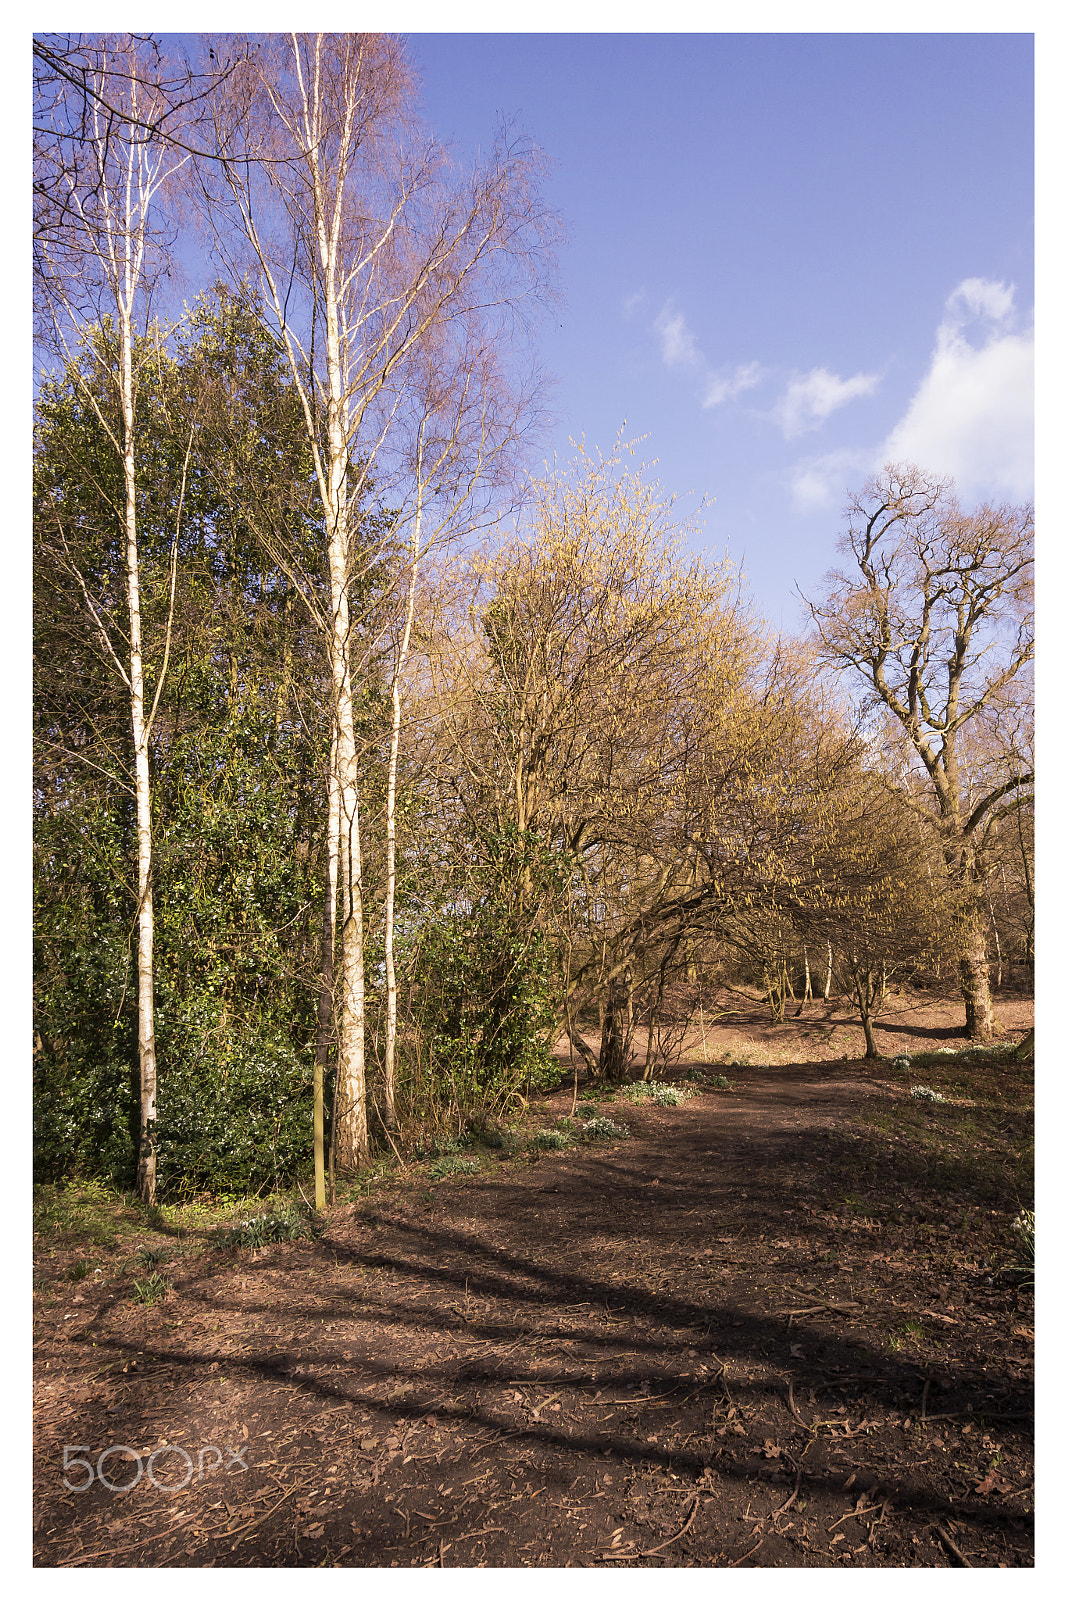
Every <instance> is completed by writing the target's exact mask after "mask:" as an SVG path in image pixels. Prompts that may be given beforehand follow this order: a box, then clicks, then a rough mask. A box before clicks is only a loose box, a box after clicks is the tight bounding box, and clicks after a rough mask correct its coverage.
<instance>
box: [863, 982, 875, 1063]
mask: <svg viewBox="0 0 1067 1600" xmlns="http://www.w3.org/2000/svg"><path fill="white" fill-rule="evenodd" d="M873 988H874V980H873V978H872V976H871V974H870V973H868V974H867V976H866V977H865V978H864V980H863V982H862V983H861V984H860V996H861V1004H860V1019H861V1021H862V1022H863V1037H864V1039H865V1040H866V1043H867V1048H866V1050H865V1052H864V1055H865V1057H866V1059H867V1060H868V1061H877V1059H878V1046H877V1045H876V1044H875V1042H874V1026H873V1024H872V1022H871V1000H872V998H873V994H872V991H873Z"/></svg>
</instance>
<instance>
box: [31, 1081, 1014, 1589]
mask: <svg viewBox="0 0 1067 1600" xmlns="http://www.w3.org/2000/svg"><path fill="white" fill-rule="evenodd" d="M732 1076H733V1077H734V1079H735V1081H736V1087H735V1088H734V1089H733V1090H732V1091H731V1092H729V1093H721V1092H720V1093H716V1092H711V1091H708V1092H704V1093H702V1094H699V1095H698V1096H696V1097H694V1098H693V1099H691V1100H689V1101H688V1102H686V1103H685V1104H684V1105H682V1106H680V1107H678V1108H676V1109H646V1108H644V1107H640V1108H639V1107H636V1106H632V1105H629V1104H627V1103H625V1102H622V1103H619V1104H616V1105H613V1106H611V1107H610V1108H608V1109H610V1113H611V1115H612V1117H613V1118H614V1119H615V1120H616V1121H618V1122H620V1123H625V1124H626V1126H627V1127H628V1129H629V1130H630V1137H629V1138H626V1139H619V1140H616V1141H613V1142H608V1143H604V1144H599V1145H595V1146H584V1147H575V1148H572V1149H569V1150H565V1151H560V1152H558V1153H550V1154H546V1155H544V1156H543V1157H541V1158H540V1159H537V1160H535V1161H533V1162H531V1161H528V1160H526V1159H516V1160H512V1161H508V1162H501V1163H499V1164H497V1165H495V1166H494V1167H493V1169H492V1171H491V1172H490V1173H488V1174H485V1175H479V1176H477V1177H471V1178H452V1179H448V1180H446V1181H444V1182H441V1183H437V1184H432V1185H431V1184H428V1183H425V1184H422V1185H421V1186H417V1187H416V1186H412V1185H411V1184H410V1183H409V1184H408V1185H407V1186H406V1187H405V1186H400V1185H397V1186H392V1187H390V1190H389V1192H388V1193H383V1194H382V1196H381V1198H380V1199H379V1200H378V1201H377V1203H376V1204H373V1205H372V1204H370V1203H368V1202H362V1203H361V1204H359V1205H358V1206H351V1207H348V1208H345V1209H342V1210H341V1211H339V1212H335V1213H334V1214H333V1215H332V1218H331V1222H330V1227H329V1230H328V1232H327V1233H326V1235H325V1236H324V1237H323V1239H322V1240H320V1241H318V1242H314V1243H313V1242H301V1243H295V1244H288V1245H275V1246H272V1247H269V1248H267V1249H265V1250H263V1251H262V1252H260V1253H259V1254H258V1255H256V1256H255V1257H253V1258H251V1259H249V1258H247V1257H246V1258H244V1259H241V1260H240V1261H237V1262H235V1259H234V1256H233V1255H232V1254H224V1253H222V1252H220V1251H218V1250H211V1251H208V1252H207V1253H205V1254H203V1255H201V1256H200V1257H199V1258H197V1259H188V1258H182V1259H181V1260H180V1261H179V1262H178V1263H176V1264H175V1265H174V1268H173V1271H172V1279H173V1282H174V1285H175V1287H174V1290H173V1292H171V1293H170V1294H168V1295H167V1297H166V1299H165V1300H164V1301H163V1302H162V1303H161V1304H159V1305H157V1306H154V1307H143V1306H135V1305H132V1304H130V1303H129V1298H128V1287H127V1289H126V1290H125V1292H122V1293H120V1292H119V1291H117V1290H116V1289H115V1288H114V1286H108V1285H107V1284H104V1283H98V1284H97V1286H96V1287H91V1286H90V1280H88V1279H87V1280H86V1281H85V1283H84V1284H82V1285H73V1284H68V1285H67V1286H66V1292H65V1295H64V1294H60V1296H59V1299H58V1300H56V1301H53V1302H52V1303H51V1305H50V1307H49V1309H48V1312H47V1314H44V1313H43V1314H42V1325H41V1327H40V1332H39V1338H38V1344H37V1357H38V1363H37V1364H38V1395H37V1399H38V1407H39V1419H38V1437H37V1485H38V1489H37V1511H38V1515H37V1519H36V1529H37V1535H36V1561H37V1563H38V1564H39V1565H45V1566H53V1565H61V1566H66V1565H95V1566H115V1565H119V1566H138V1565H145V1566H164V1565H167V1566H211V1565H218V1566H282V1567H285V1566H322V1565H340V1566H355V1567H360V1566H367V1567H371V1566H401V1567H406V1566H418V1565H430V1566H433V1565H438V1566H440V1565H444V1566H525V1565H529V1566H548V1567H551V1566H565V1565H586V1566H590V1565H592V1566H598V1565H602V1564H605V1563H606V1564H611V1563H617V1564H618V1565H623V1566H630V1565H634V1564H638V1565H643V1566H650V1567H653V1566H689V1565H696V1566H736V1565H752V1566H828V1565H867V1566H870V1565H875V1566H882V1565H888V1566H938V1565H942V1566H943V1565H968V1564H969V1565H974V1566H994V1567H995V1566H998V1565H1007V1566H1019V1565H1029V1564H1030V1563H1031V1561H1032V1543H1031V1537H1032V1534H1031V1526H1030V1509H1031V1503H1032V1502H1031V1490H1032V1476H1031V1473H1032V1458H1031V1444H1032V1425H1031V1421H1030V1416H1031V1401H1030V1357H1031V1353H1032V1344H1031V1343H1030V1340H1032V1334H1030V1335H1029V1339H1028V1338H1027V1333H1028V1330H1027V1329H1025V1328H1023V1327H1021V1325H1020V1319H1019V1315H1018V1313H1016V1312H1014V1311H1013V1309H1012V1306H1011V1302H1010V1296H1009V1294H1008V1293H1007V1292H1006V1290H1005V1289H1004V1287H1003V1285H999V1284H997V1283H995V1282H991V1281H988V1274H983V1272H982V1270H981V1264H980V1262H979V1261H978V1259H977V1256H975V1259H974V1260H969V1258H968V1256H967V1253H966V1252H965V1253H964V1255H963V1256H961V1255H960V1252H959V1250H958V1249H957V1248H956V1243H957V1242H958V1241H954V1242H953V1244H952V1247H951V1248H950V1243H949V1241H948V1240H947V1239H946V1238H945V1236H944V1233H939V1232H938V1229H939V1228H942V1229H944V1228H945V1225H944V1223H943V1222H942V1221H940V1220H939V1215H940V1213H939V1212H938V1210H937V1208H936V1207H935V1208H930V1212H929V1215H926V1214H924V1212H923V1208H922V1207H921V1206H920V1207H918V1209H917V1208H916V1207H915V1206H914V1205H908V1204H907V1203H901V1202H900V1201H897V1200H887V1202H886V1204H885V1205H884V1206H882V1207H881V1208H880V1209H879V1208H876V1210H877V1214H871V1208H870V1207H869V1206H864V1205H855V1204H853V1203H852V1202H851V1201H849V1199H848V1198H847V1197H845V1198H844V1199H843V1198H842V1195H841V1192H840V1183H839V1181H838V1179H839V1166H840V1160H841V1159H842V1152H843V1151H845V1152H846V1153H847V1150H848V1147H849V1141H850V1140H851V1139H852V1137H853V1133H852V1131H851V1130H852V1129H853V1128H854V1119H855V1117H856V1115H857V1114H858V1113H859V1112H860V1111H861V1110H862V1109H864V1108H866V1109H870V1108H871V1107H874V1106H876V1105H877V1104H878V1103H879V1102H884V1101H885V1100H886V1098H887V1097H891V1096H893V1095H894V1094H895V1095H899V1094H900V1089H899V1087H894V1086H893V1085H892V1084H890V1083H887V1082H883V1081H880V1080H873V1081H872V1080H871V1079H869V1078H868V1077H867V1076H866V1074H865V1072H864V1071H863V1069H862V1068H860V1067H859V1066H858V1064H856V1063H810V1064H808V1065H806V1066H798V1067H793V1068H777V1069H760V1068H758V1067H750V1068H735V1069H733V1070H732ZM565 1101H566V1104H564V1102H565ZM546 1109H547V1110H548V1111H550V1112H551V1111H559V1110H561V1109H562V1110H566V1109H569V1097H566V1096H562V1095H561V1096H560V1097H559V1105H558V1106H549V1107H548V1108H546ZM946 1232H947V1230H946ZM972 1253H973V1252H972ZM935 1307H936V1309H933V1308H935ZM816 1308H818V1309H816ZM920 1322H921V1324H922V1326H923V1328H924V1331H925V1335H926V1336H925V1338H924V1339H921V1340H919V1339H917V1338H913V1337H911V1336H910V1335H909V1334H908V1332H907V1328H908V1326H909V1325H911V1326H917V1325H918V1324H919V1323H920ZM901 1330H904V1331H901ZM72 1444H79V1445H83V1446H85V1450H86V1454H87V1455H88V1456H89V1459H90V1462H91V1464H92V1467H93V1471H94V1481H92V1482H91V1483H89V1486H88V1488H87V1490H86V1492H84V1493H78V1492H76V1486H79V1485H80V1484H81V1483H82V1482H86V1481H88V1480H87V1469H86V1468H82V1469H81V1470H80V1471H79V1470H78V1467H77V1465H76V1464H71V1465H69V1466H68V1482H69V1483H71V1484H72V1485H74V1486H75V1488H74V1489H69V1490H65V1489H64V1488H63V1485H62V1482H61V1477H62V1472H63V1446H64V1445H72ZM113 1445H125V1446H127V1447H129V1448H128V1450H127V1451H126V1452H123V1451H116V1452H115V1453H113V1454H111V1455H110V1456H108V1457H107V1458H106V1460H105V1461H104V1463H103V1467H104V1472H105V1473H106V1474H107V1475H108V1476H109V1477H110V1478H111V1479H112V1481H113V1482H114V1483H115V1484H116V1485H117V1486H118V1487H123V1486H124V1485H125V1484H131V1485H132V1487H131V1488H130V1492H128V1493H120V1492H116V1490H109V1489H107V1488H105V1487H104V1486H103V1484H102V1483H101V1482H100V1481H99V1479H98V1478H95V1472H96V1467H97V1465H98V1463H99V1456H100V1452H101V1451H103V1450H105V1449H106V1448H108V1447H109V1446H113ZM153 1452H155V1453H154V1454H153ZM182 1452H184V1454H183V1453H182ZM135 1457H136V1458H138V1459H137V1462H136V1464H135ZM68 1460H69V1461H71V1462H73V1460H74V1454H73V1453H70V1452H68ZM187 1463H189V1465H188V1466H187ZM149 1466H151V1470H149ZM186 1479H188V1482H185V1483H184V1486H180V1485H182V1484H183V1482H184V1480H186ZM152 1480H155V1481H152ZM176 1486H179V1487H176Z"/></svg>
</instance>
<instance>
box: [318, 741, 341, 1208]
mask: <svg viewBox="0 0 1067 1600" xmlns="http://www.w3.org/2000/svg"><path fill="white" fill-rule="evenodd" d="M326 810H327V820H326V892H325V894H324V896H323V905H322V976H321V987H320V989H319V1013H318V1031H317V1036H316V1040H315V1080H314V1090H315V1114H314V1137H315V1209H316V1211H321V1210H322V1209H323V1207H324V1206H325V1204H326V1150H325V1126H324V1124H325V1108H324V1099H323V1083H324V1080H325V1076H326V1064H327V1062H328V1060H329V1055H330V1033H331V1026H332V1023H333V970H334V943H335V940H336V937H337V856H338V849H339V846H340V840H339V838H338V832H339V819H340V804H339V801H338V796H337V736H336V733H335V734H334V736H333V737H332V739H331V741H330V775H329V779H328V784H327V808H326Z"/></svg>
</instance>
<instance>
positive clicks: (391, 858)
mask: <svg viewBox="0 0 1067 1600" xmlns="http://www.w3.org/2000/svg"><path fill="white" fill-rule="evenodd" d="M416 475H417V489H416V502H415V524H414V527H413V529H412V533H411V582H410V585H409V587H408V603H407V612H406V615H405V617H404V633H403V637H402V639H401V641H400V649H399V651H398V653H397V658H396V670H395V672H394V673H393V690H392V699H393V720H392V727H391V729H390V735H389V773H388V778H387V782H386V794H385V1085H384V1088H385V1125H386V1127H387V1128H388V1129H389V1131H390V1132H392V1131H393V1129H394V1128H395V1127H396V962H395V960H394V955H393V933H394V928H395V916H396V769H397V762H398V759H399V754H400V718H401V693H400V684H401V679H402V677H403V673H404V666H405V664H406V662H407V657H408V649H409V647H410V644H411V625H412V621H413V619H414V616H415V585H416V583H417V582H418V575H419V554H420V549H421V543H422V435H421V430H420V435H419V447H418V460H417V466H416Z"/></svg>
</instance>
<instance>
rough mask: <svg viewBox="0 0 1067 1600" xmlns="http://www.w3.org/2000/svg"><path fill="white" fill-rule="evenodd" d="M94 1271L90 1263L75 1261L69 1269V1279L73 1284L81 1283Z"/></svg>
mask: <svg viewBox="0 0 1067 1600" xmlns="http://www.w3.org/2000/svg"><path fill="white" fill-rule="evenodd" d="M92 1270H93V1269H92V1267H91V1266H90V1264H89V1262H88V1261H75V1262H73V1263H72V1265H71V1266H69V1267H68V1268H67V1278H68V1279H69V1281H70V1282H71V1283H81V1281H82V1279H83V1278H87V1277H88V1276H89V1274H90V1272H92Z"/></svg>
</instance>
